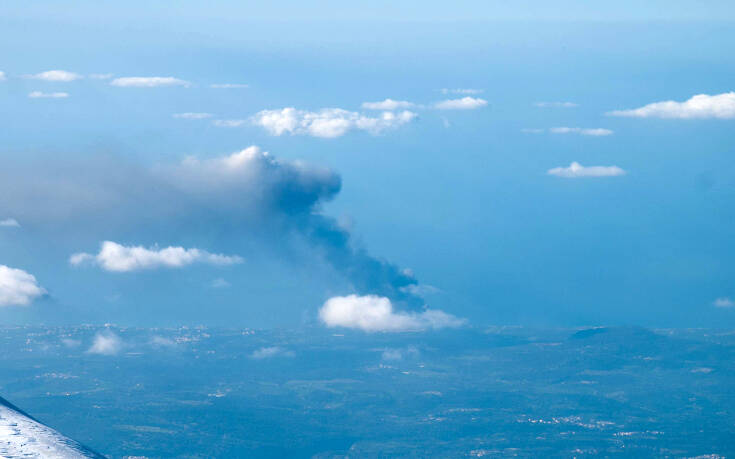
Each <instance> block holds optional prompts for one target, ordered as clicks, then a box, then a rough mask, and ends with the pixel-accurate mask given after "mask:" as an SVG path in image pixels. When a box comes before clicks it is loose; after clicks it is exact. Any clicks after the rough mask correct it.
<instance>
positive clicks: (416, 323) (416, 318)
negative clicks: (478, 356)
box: [319, 295, 464, 332]
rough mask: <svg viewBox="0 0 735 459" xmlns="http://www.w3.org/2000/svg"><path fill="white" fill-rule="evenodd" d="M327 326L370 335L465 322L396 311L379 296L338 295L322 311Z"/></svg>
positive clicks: (444, 315) (433, 313) (442, 315)
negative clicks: (364, 332) (359, 331)
mask: <svg viewBox="0 0 735 459" xmlns="http://www.w3.org/2000/svg"><path fill="white" fill-rule="evenodd" d="M319 318H320V319H321V320H322V322H324V324H325V325H326V326H327V327H346V328H356V329H360V330H364V331H367V332H379V331H380V332H400V331H411V330H413V331H416V330H425V329H428V328H444V327H458V326H460V325H462V324H463V323H464V320H463V319H459V318H457V317H455V316H453V315H451V314H447V313H445V312H443V311H439V310H431V309H429V310H426V311H423V312H396V311H394V310H393V304H392V303H391V301H390V299H388V298H385V297H381V296H377V295H367V296H357V295H349V296H335V297H333V298H330V299H329V300H327V301H326V302H325V303H324V305H323V306H322V307H321V309H320V310H319Z"/></svg>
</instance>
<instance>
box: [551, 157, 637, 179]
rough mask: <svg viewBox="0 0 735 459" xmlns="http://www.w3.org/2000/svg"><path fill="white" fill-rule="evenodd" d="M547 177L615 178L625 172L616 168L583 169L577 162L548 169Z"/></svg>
mask: <svg viewBox="0 0 735 459" xmlns="http://www.w3.org/2000/svg"><path fill="white" fill-rule="evenodd" d="M547 173H548V174H549V175H555V176H557V177H564V178H580V177H616V176H619V175H625V171H624V170H623V169H621V168H619V167H618V166H588V167H585V166H583V165H581V164H579V163H578V162H576V161H575V162H573V163H572V164H570V165H569V167H555V168H553V169H549V170H548V172H547Z"/></svg>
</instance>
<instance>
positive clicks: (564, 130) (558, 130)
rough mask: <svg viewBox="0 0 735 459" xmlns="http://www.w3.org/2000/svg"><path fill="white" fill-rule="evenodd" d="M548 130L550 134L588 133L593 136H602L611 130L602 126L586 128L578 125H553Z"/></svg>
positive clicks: (611, 132)
mask: <svg viewBox="0 0 735 459" xmlns="http://www.w3.org/2000/svg"><path fill="white" fill-rule="evenodd" d="M549 132H551V133H552V134H579V135H589V136H593V137H602V136H606V135H612V134H613V131H611V130H610V129H603V128H594V129H588V128H578V127H555V128H551V129H549Z"/></svg>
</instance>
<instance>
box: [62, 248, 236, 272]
mask: <svg viewBox="0 0 735 459" xmlns="http://www.w3.org/2000/svg"><path fill="white" fill-rule="evenodd" d="M242 261H243V260H242V258H240V257H239V256H236V255H235V256H232V255H221V254H214V253H209V252H207V251H205V250H200V249H185V248H183V247H166V248H163V249H159V248H158V247H153V248H150V249H147V248H145V247H142V246H124V245H121V244H118V243H116V242H112V241H104V242H103V243H102V247H101V248H100V251H99V253H97V254H96V255H93V254H89V253H76V254H74V255H72V256H71V257H70V258H69V263H70V264H71V265H73V266H78V265H82V264H85V263H92V264H96V265H98V266H100V267H101V268H102V269H104V270H105V271H113V272H128V271H138V270H142V269H155V268H182V267H184V266H188V265H191V264H194V263H205V264H210V265H233V264H237V263H242Z"/></svg>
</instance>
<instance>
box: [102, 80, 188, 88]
mask: <svg viewBox="0 0 735 459" xmlns="http://www.w3.org/2000/svg"><path fill="white" fill-rule="evenodd" d="M110 84H111V85H112V86H118V87H121V88H155V87H158V86H184V87H188V86H191V83H189V82H188V81H186V80H181V79H179V78H174V77H122V78H115V79H114V80H112V81H111V82H110Z"/></svg>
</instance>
